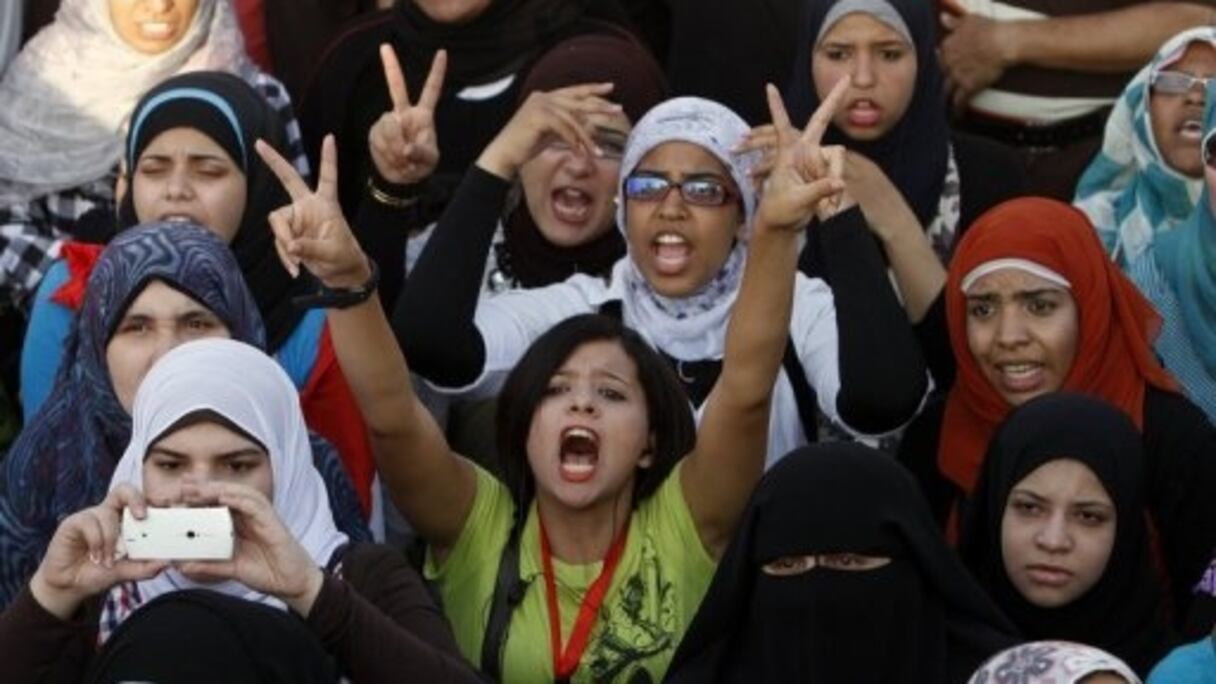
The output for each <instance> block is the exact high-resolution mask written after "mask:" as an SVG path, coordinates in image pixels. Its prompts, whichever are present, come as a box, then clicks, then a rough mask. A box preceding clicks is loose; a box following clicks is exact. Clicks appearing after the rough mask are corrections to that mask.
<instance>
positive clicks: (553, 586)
mask: <svg viewBox="0 0 1216 684" xmlns="http://www.w3.org/2000/svg"><path fill="white" fill-rule="evenodd" d="M539 522H540V558H541V562H542V563H543V564H544V573H545V601H546V602H547V603H548V604H549V647H550V650H551V652H552V653H553V677H554V679H556V680H559V681H561V680H567V679H569V678H570V677H571V676H573V675H574V671H575V670H577V669H578V663H579V661H580V660H582V659H583V651H585V650H587V639H588V637H590V636H591V627H592V626H593V625H594V624H595V618H596V617H598V616H599V612H600V605H601V604H602V603H603V602H604V594H607V593H608V585H610V584H612V576H613V574H615V573H616V566H617V564H618V563H619V562H620V560H621V555H622V554H623V553H624V551H625V539H626V537H628V536H629V521H626V522H625V527H623V528H622V529H621V533H620V535H618V536H617V538H616V541H614V542H612V548H610V549H608V556H607V557H606V558H604V567H603V568H602V569H601V570H600V576H599V577H596V578H595V581H594V582H592V583H591V587H590V588H588V589H587V595H586V596H584V597H583V602H582V604H581V605H580V606H579V608H578V617H577V618H576V619H575V621H574V629H573V630H572V631H571V632H570V641H569V642H567V643H566V648H565V650H562V616H561V611H560V609H559V608H558V605H557V582H556V581H555V579H554V576H553V552H552V551H551V550H550V549H549V535H548V533H546V532H545V522H544V520H540V521H539Z"/></svg>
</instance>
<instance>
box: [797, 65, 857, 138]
mask: <svg viewBox="0 0 1216 684" xmlns="http://www.w3.org/2000/svg"><path fill="white" fill-rule="evenodd" d="M852 84H853V79H852V78H850V77H849V76H844V77H842V78H841V79H840V80H839V81H836V85H834V86H832V90H831V91H830V92H829V93H828V96H827V97H825V98H823V102H821V103H819V108H818V109H816V110H815V113H814V114H812V115H811V120H810V121H808V122H807V124H806V129H805V130H804V131H803V133H802V139H803V140H804V141H806V142H808V143H810V144H812V145H819V143H820V142H822V141H823V134H824V133H826V132H827V130H828V126H830V125H831V124H832V118H833V117H835V116H836V110H838V109H840V103H841V102H843V101H844V94H845V93H846V92H847V91H848V90H849V86H851V85H852Z"/></svg>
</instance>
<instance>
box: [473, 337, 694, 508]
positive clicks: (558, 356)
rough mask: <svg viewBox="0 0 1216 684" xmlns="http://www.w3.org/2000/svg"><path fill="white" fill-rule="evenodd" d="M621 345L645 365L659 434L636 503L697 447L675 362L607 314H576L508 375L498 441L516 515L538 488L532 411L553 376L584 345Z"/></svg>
mask: <svg viewBox="0 0 1216 684" xmlns="http://www.w3.org/2000/svg"><path fill="white" fill-rule="evenodd" d="M598 341H608V342H616V343H618V344H620V345H621V348H622V349H623V350H624V351H625V354H626V355H627V356H629V358H630V359H632V360H633V362H634V364H636V366H637V373H638V381H639V382H640V384H641V386H642V392H643V394H644V395H645V397H646V417H647V421H648V423H649V425H650V431H651V433H652V434H653V436H654V452H653V454H652V456H653V463H652V464H651V465H650V466H649V467H648V468H645V469H643V470H641V471H640V472H639V473H638V476H637V478H636V479H635V480H634V486H633V505H634V506H637V505H638V503H640V502H642V501H644V500H646V498H647V497H649V496H650V495H651V494H654V492H655V491H656V490H657V489H658V488H659V485H661V484H662V483H663V480H665V479H666V478H667V475H668V474H669V473H670V472H671V470H672V468H674V467H675V464H676V463H677V462H678V461H679V460H680V459H681V458H683V457H684V456H685V455H686V454H688V452H690V451H692V448H693V446H694V445H695V444H696V440H697V429H696V425H695V424H694V423H693V418H692V408H691V406H690V405H689V403H688V397H687V395H686V394H685V393H684V390H683V388H682V387H681V386H680V382H679V380H677V379H676V377H675V374H674V373H673V372H672V370H671V367H670V366H668V365H667V363H666V362H665V361H664V360H663V358H662V357H661V356H659V354H658V353H657V352H656V351H655V350H654V349H652V348H651V347H650V345H649V344H647V343H646V341H645V340H644V339H642V336H641V335H639V334H638V333H637V332H636V331H634V330H632V329H630V328H628V327H626V326H625V325H623V324H622V323H621V322H620V321H618V320H616V319H614V318H610V317H608V316H603V315H600V314H583V315H580V316H574V317H572V318H568V319H566V320H564V321H562V322H561V323H559V324H557V325H555V326H554V327H553V328H551V329H550V330H549V331H548V332H546V333H545V334H544V335H541V336H540V337H539V338H537V340H536V341H535V342H533V343H532V346H531V347H529V348H528V351H527V352H526V353H525V354H524V356H523V358H522V359H520V360H519V363H518V364H517V365H516V366H515V368H514V369H513V370H512V371H511V374H510V375H509V376H507V380H506V383H505V384H504V385H503V388H502V392H501V393H500V394H499V397H498V413H497V416H496V428H497V435H496V437H497V439H496V442H497V447H498V454H499V459H500V462H501V463H502V471H503V479H504V480H505V481H506V485H507V488H508V489H510V491H511V496H512V498H514V499H515V505H516V523H517V524H522V522H523V520H524V519H525V518H526V516H527V508H528V506H529V505H530V504H531V503H532V498H533V497H534V496H535V495H536V478H535V477H534V476H533V474H532V470H531V466H530V465H529V462H528V448H527V444H528V432H529V431H530V430H531V427H532V416H533V415H534V414H535V413H536V408H537V406H539V405H540V403H541V401H543V400H544V397H545V393H546V391H547V389H548V387H549V382H550V381H551V380H552V379H553V376H554V374H556V373H557V371H558V370H560V369H561V367H562V364H564V363H565V362H566V360H567V359H569V358H570V356H571V355H572V354H573V353H574V352H575V350H576V349H578V348H579V347H581V346H582V345H584V344H587V343H588V342H598Z"/></svg>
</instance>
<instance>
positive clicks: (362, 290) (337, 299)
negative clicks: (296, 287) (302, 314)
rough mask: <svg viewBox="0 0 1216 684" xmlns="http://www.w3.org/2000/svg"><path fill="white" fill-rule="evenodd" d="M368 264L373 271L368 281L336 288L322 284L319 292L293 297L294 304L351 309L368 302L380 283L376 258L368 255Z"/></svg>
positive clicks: (298, 307) (318, 307)
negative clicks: (355, 285) (358, 284)
mask: <svg viewBox="0 0 1216 684" xmlns="http://www.w3.org/2000/svg"><path fill="white" fill-rule="evenodd" d="M367 265H368V268H369V269H370V271H371V272H370V273H369V274H368V276H367V282H365V283H363V284H362V285H360V286H359V287H354V288H342V289H335V288H329V287H325V286H324V285H322V286H321V289H320V290H319V291H317V292H314V293H312V294H306V295H297V296H295V297H292V298H291V303H292V305H293V306H295V307H296V308H297V309H349V308H350V307H352V306H355V305H356V304H362V303H363V302H366V301H367V300H368V299H369V298H370V297H371V296H372V293H373V292H375V291H376V286H377V285H379V284H380V267H379V266H377V265H376V260H375V259H373V258H371V257H367Z"/></svg>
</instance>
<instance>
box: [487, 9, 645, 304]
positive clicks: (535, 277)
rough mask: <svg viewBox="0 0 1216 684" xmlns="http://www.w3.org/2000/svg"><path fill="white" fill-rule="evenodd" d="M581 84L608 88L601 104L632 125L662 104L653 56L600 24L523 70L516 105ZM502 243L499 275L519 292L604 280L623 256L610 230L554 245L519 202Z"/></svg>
mask: <svg viewBox="0 0 1216 684" xmlns="http://www.w3.org/2000/svg"><path fill="white" fill-rule="evenodd" d="M580 83H612V84H613V90H612V92H611V93H610V94H608V95H607V96H606V99H607V100H609V101H611V102H615V103H617V104H619V105H621V107H622V108H623V109H624V112H625V115H626V116H627V117H628V118H629V122H630V123H631V124H633V123H636V122H637V121H639V120H640V119H641V118H642V116H643V115H644V114H646V112H647V111H649V110H650V108H651V107H653V106H655V105H657V104H659V103H660V102H662V101H663V100H665V99H667V95H668V88H667V79H666V77H664V75H663V70H662V68H661V67H660V66H659V64H658V62H657V61H655V59H654V57H653V56H652V55H651V54H650V53H649V52H647V50H646V48H645V47H644V46H643V45H642V44H641V43H640V42H639V41H638V40H637V38H635V37H634V36H633V35H632V34H630V33H628V32H627V31H625V30H624V29H621V28H618V27H616V26H613V25H612V24H607V23H603V24H601V25H598V26H597V27H596V30H595V31H594V32H588V33H584V34H580V35H577V36H574V37H572V38H567V39H566V40H563V41H561V42H560V43H558V44H557V45H554V46H553V47H552V48H550V49H549V50H548V51H546V52H545V54H544V55H542V56H541V57H540V59H538V60H537V61H536V63H535V64H533V65H532V66H531V68H529V70H528V77H527V78H526V79H524V82H523V84H522V85H521V86H520V89H519V102H520V104H521V105H522V104H523V102H524V101H525V100H526V99H527V98H528V96H529V95H531V94H532V93H534V92H548V91H551V90H557V89H559V88H565V87H568V86H573V85H578V84H580ZM504 229H505V233H506V239H505V240H504V241H503V242H501V243H499V244H497V245H496V246H495V249H496V257H497V259H496V261H497V263H498V267H499V270H500V271H502V272H503V274H504V275H506V276H508V277H509V278H510V279H511V280H513V281H515V282H516V283H518V284H519V285H521V286H523V287H529V288H531V287H543V286H545V285H551V284H553V283H556V282H561V281H563V280H565V279H566V278H569V277H570V276H572V275H574V274H575V273H588V274H591V275H596V276H601V277H604V278H607V277H608V274H609V273H610V272H611V271H612V266H613V265H614V264H616V262H617V261H618V260H619V259H620V258H621V257H623V256H625V238H624V237H623V236H622V234H621V231H619V230H617V229H616V228H615V227H609V229H608V230H606V231H604V233H603V234H602V235H600V236H599V237H596V238H594V239H592V240H590V241H588V242H586V243H583V244H580V245H573V246H569V247H565V246H558V245H555V244H553V243H551V242H549V240H548V239H547V238H545V236H544V234H543V233H541V232H540V227H539V226H537V225H536V221H535V219H533V217H532V214H531V213H530V212H529V211H528V204H527V202H526V201H524V199H523V198H522V197H520V201H519V203H518V205H517V206H516V207H515V209H514V210H513V211H511V212H510V213H509V214H508V215H507V216H506V218H505V220H504Z"/></svg>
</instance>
